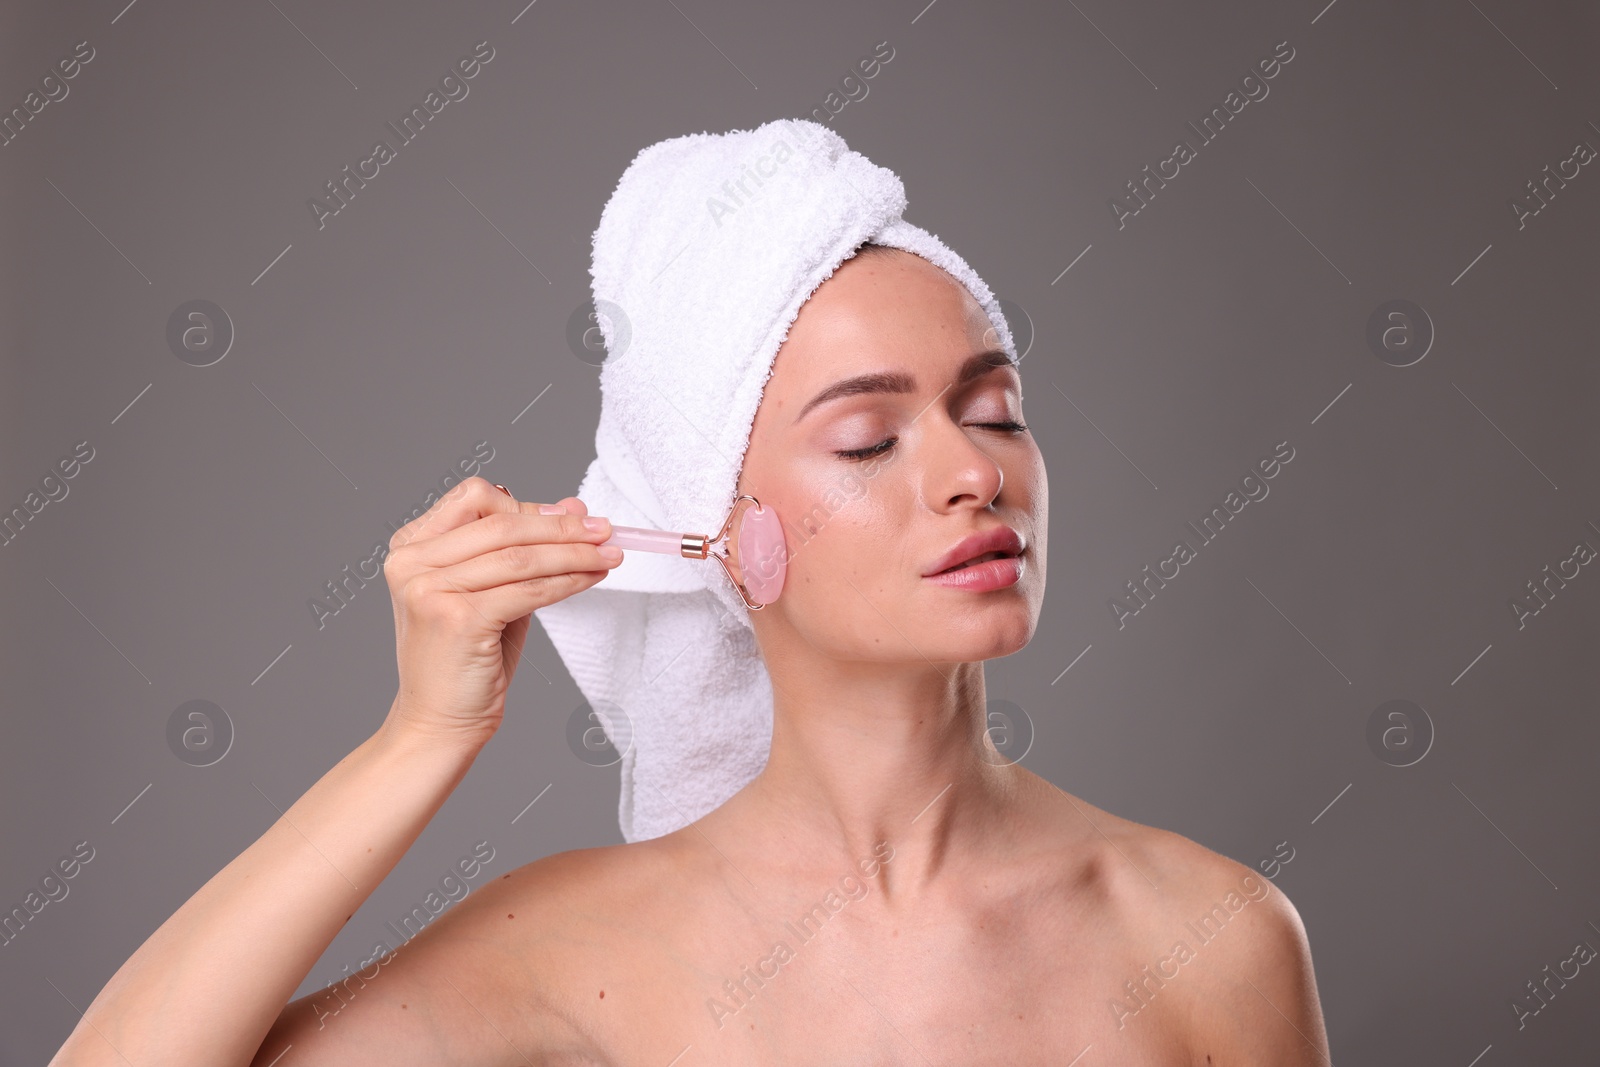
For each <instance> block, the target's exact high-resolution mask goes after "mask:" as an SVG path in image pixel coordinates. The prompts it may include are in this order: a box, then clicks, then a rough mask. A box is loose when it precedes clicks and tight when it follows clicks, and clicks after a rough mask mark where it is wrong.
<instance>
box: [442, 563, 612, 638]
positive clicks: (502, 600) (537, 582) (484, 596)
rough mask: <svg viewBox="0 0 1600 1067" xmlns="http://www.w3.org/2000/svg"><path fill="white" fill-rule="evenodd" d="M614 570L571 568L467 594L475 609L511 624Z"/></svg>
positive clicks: (507, 624) (498, 622)
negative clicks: (558, 572)
mask: <svg viewBox="0 0 1600 1067" xmlns="http://www.w3.org/2000/svg"><path fill="white" fill-rule="evenodd" d="M609 573H611V572H610V571H567V572H565V573H562V574H552V575H549V576H548V577H544V578H535V579H532V580H530V581H526V582H511V583H509V584H507V585H499V586H495V587H494V588H492V589H480V590H478V591H476V592H468V593H463V594H462V595H463V596H464V597H466V599H467V600H468V602H469V603H471V604H472V606H473V609H474V610H475V611H477V612H478V613H479V614H481V615H482V616H483V617H484V618H486V619H491V620H493V621H494V623H495V624H496V625H499V626H510V625H511V624H512V623H514V622H516V621H517V620H519V619H522V618H525V617H526V616H528V615H530V614H532V613H533V612H535V611H538V610H539V609H540V608H543V607H548V606H549V605H551V604H554V603H555V602H556V601H558V600H563V599H565V598H566V597H569V596H572V595H573V594H574V593H581V592H582V591H583V590H585V589H588V588H589V587H590V586H592V585H595V584H597V583H598V582H600V581H601V580H603V579H604V578H605V576H606V575H607V574H609Z"/></svg>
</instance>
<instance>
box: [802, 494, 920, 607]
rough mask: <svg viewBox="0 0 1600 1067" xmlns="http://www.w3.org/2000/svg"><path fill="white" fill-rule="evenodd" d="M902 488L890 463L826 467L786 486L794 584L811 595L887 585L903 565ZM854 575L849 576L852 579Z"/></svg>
mask: <svg viewBox="0 0 1600 1067" xmlns="http://www.w3.org/2000/svg"><path fill="white" fill-rule="evenodd" d="M902 496H903V493H901V492H899V491H898V487H897V486H896V484H895V483H894V481H893V480H892V479H891V476H890V474H889V471H888V469H887V468H881V469H879V470H878V472H877V473H876V474H875V475H873V476H870V477H869V476H867V475H866V474H865V473H864V472H863V471H862V469H861V468H860V467H851V468H849V469H848V470H834V471H826V470H824V471H819V472H816V473H814V474H813V475H812V476H811V477H807V478H802V479H796V480H795V482H794V484H793V485H791V486H790V487H788V488H787V492H786V493H785V497H784V504H783V505H780V506H779V514H780V516H782V518H783V520H784V537H785V539H786V540H787V541H788V545H789V554H790V560H789V566H788V575H787V577H786V579H785V583H786V589H787V588H788V583H790V582H792V583H794V589H795V591H797V592H799V593H801V595H803V596H806V597H807V598H808V599H809V598H810V597H811V596H818V595H820V596H827V597H839V596H845V595H848V596H849V597H850V598H851V599H854V600H857V601H859V599H860V598H859V597H858V596H857V595H856V593H855V591H854V590H853V589H852V588H851V586H852V584H853V585H854V586H855V588H857V589H860V590H861V591H862V592H863V593H865V592H868V591H869V589H870V588H873V587H881V586H882V585H883V582H884V579H885V578H886V577H888V576H889V575H891V574H895V573H897V572H898V571H899V570H900V569H902V568H903V566H904V559H903V557H904V552H905V544H906V537H905V533H906V531H905V517H904V516H905V508H904V502H903V501H902V500H901V497H902ZM847 579H848V580H847Z"/></svg>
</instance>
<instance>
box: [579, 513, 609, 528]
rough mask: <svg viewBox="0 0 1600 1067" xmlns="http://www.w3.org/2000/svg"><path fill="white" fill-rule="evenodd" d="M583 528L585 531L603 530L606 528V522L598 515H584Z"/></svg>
mask: <svg viewBox="0 0 1600 1067" xmlns="http://www.w3.org/2000/svg"><path fill="white" fill-rule="evenodd" d="M583 528H584V529H585V530H604V529H605V528H606V520H605V519H602V518H600V517H599V516H598V515H585V516H584V517H583Z"/></svg>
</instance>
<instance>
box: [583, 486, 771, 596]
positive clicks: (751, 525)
mask: <svg viewBox="0 0 1600 1067" xmlns="http://www.w3.org/2000/svg"><path fill="white" fill-rule="evenodd" d="M741 500H748V501H750V503H751V504H752V505H754V506H753V507H751V508H749V509H747V510H746V511H745V513H744V520H743V521H742V522H740V524H739V537H738V541H739V561H740V563H741V564H742V565H743V568H744V585H742V586H741V585H740V584H739V583H738V582H737V581H736V580H735V579H734V577H733V571H732V570H731V569H729V567H728V560H727V549H726V547H724V549H723V551H722V552H712V551H711V546H712V545H714V544H716V543H717V542H718V541H721V540H722V539H723V538H724V537H726V536H727V533H728V527H730V526H732V525H733V519H734V516H735V515H737V514H738V512H739V501H741ZM602 544H607V545H615V546H617V547H618V548H621V549H630V548H631V549H637V550H639V551H641V552H660V553H663V554H665V555H669V556H683V557H684V558H686V559H706V558H707V557H709V558H711V559H714V560H716V561H717V562H718V563H720V564H722V570H723V573H724V574H726V575H727V576H728V580H729V581H730V582H733V587H734V588H735V589H737V590H738V591H739V597H740V599H742V600H743V601H744V602H745V605H746V606H747V607H749V608H750V609H751V610H752V611H760V610H761V609H762V608H764V607H766V606H767V605H768V604H770V603H772V602H773V601H774V600H777V599H778V594H779V593H780V592H782V591H783V576H784V571H785V569H786V565H787V564H788V561H789V547H788V544H787V542H785V541H784V538H783V524H782V523H781V522H779V521H778V513H777V512H776V511H774V510H773V509H772V508H764V507H762V506H761V501H759V500H757V499H756V498H755V497H753V496H750V495H748V494H744V495H741V496H738V497H735V498H734V501H733V510H731V511H729V512H728V518H727V521H725V522H724V523H723V524H722V529H720V530H718V531H717V533H716V536H715V537H710V538H708V537H706V535H705V534H692V533H671V532H668V531H666V530H647V529H644V528H642V527H638V526H615V525H613V526H612V527H611V536H610V537H608V538H607V539H606V540H605V541H603V542H602Z"/></svg>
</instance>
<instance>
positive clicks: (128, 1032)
mask: <svg viewBox="0 0 1600 1067" xmlns="http://www.w3.org/2000/svg"><path fill="white" fill-rule="evenodd" d="M476 755H477V753H476V751H475V750H472V749H469V748H466V747H461V746H455V747H441V746H439V745H437V744H427V745H425V744H419V743H413V742H412V741H411V740H410V739H409V738H406V737H401V736H398V735H396V734H393V733H391V732H389V731H387V730H383V729H380V730H379V731H378V732H377V733H376V734H374V735H373V736H372V737H371V738H369V739H368V740H366V741H364V742H362V743H361V744H360V745H359V746H357V747H356V749H355V750H354V751H353V752H351V753H350V754H349V755H348V756H346V757H345V758H344V759H342V760H340V761H339V763H338V764H336V765H335V766H334V767H333V769H331V770H330V771H329V772H328V773H327V774H326V775H324V776H323V777H322V779H321V780H319V781H318V782H317V783H316V784H315V785H313V786H312V787H311V788H310V789H308V790H307V791H306V793H305V795H304V796H302V797H301V798H300V799H299V800H298V801H296V802H295V804H294V805H293V806H292V807H290V808H289V810H288V811H287V812H286V813H285V814H284V815H283V817H281V818H280V819H278V821H277V822H275V823H274V824H273V825H272V827H271V828H270V829H268V830H267V832H266V833H264V834H262V835H261V837H260V838H259V839H258V840H257V841H256V842H255V843H254V844H253V845H251V846H250V847H249V848H247V849H246V850H245V851H244V852H243V853H241V854H240V855H239V856H238V857H237V858H236V859H234V860H233V862H231V863H229V864H228V865H227V866H226V867H224V868H223V869H222V870H221V871H219V872H217V874H216V875H215V876H214V877H213V878H212V879H211V880H210V881H209V882H207V883H206V884H205V885H204V886H202V887H201V888H200V890H199V891H198V892H196V893H195V894H194V896H192V897H190V898H189V900H188V901H187V902H185V903H184V905H183V906H182V907H180V908H179V909H178V910H177V911H176V912H175V913H173V915H172V917H171V918H169V919H168V920H167V921H166V922H165V923H163V924H162V925H161V927H160V928H159V929H157V930H156V932H155V933H154V934H152V935H151V936H150V938H149V940H147V941H146V942H145V943H144V944H143V945H142V946H140V948H139V950H138V951H137V952H135V953H134V954H133V955H132V956H131V957H130V958H129V959H128V961H127V962H126V963H124V964H123V965H122V967H121V969H119V970H118V971H117V973H116V974H115V975H114V976H113V977H112V979H111V981H110V982H108V983H107V984H106V986H105V988H104V989H103V990H101V992H100V995H99V996H97V997H96V998H95V1000H94V1003H93V1004H91V1005H90V1007H89V1010H88V1011H87V1012H85V1014H84V1018H83V1019H82V1020H81V1021H80V1022H79V1024H78V1026H77V1028H76V1029H75V1030H74V1031H73V1032H72V1036H71V1037H70V1038H69V1039H68V1040H67V1043H66V1044H65V1045H63V1046H62V1048H61V1051H60V1052H59V1053H58V1054H57V1056H56V1058H55V1059H54V1060H53V1061H52V1062H53V1063H56V1064H63V1065H65V1064H74V1065H76V1064H85V1065H89V1064H94V1065H98V1064H107V1065H112V1064H115V1065H118V1067H123V1065H125V1064H126V1063H129V1062H132V1063H135V1064H144V1063H159V1064H163V1065H167V1067H184V1065H187V1064H195V1065H200V1064H211V1065H215V1064H239V1065H243V1064H247V1063H249V1062H250V1061H251V1058H252V1057H253V1056H254V1055H255V1052H256V1050H257V1048H258V1047H259V1046H260V1045H261V1041H262V1038H263V1037H265V1036H266V1034H267V1031H268V1029H269V1028H271V1026H272V1024H273V1022H274V1020H276V1019H277V1017H278V1015H279V1013H280V1012H281V1011H282V1010H283V1006H284V1004H285V1003H287V1001H288V1000H289V997H290V996H292V995H293V993H294V990H295V987H296V986H298V985H299V984H300V982H301V981H302V980H303V979H304V978H305V976H306V974H307V973H309V972H310V970H311V967H312V965H314V964H315V963H316V961H317V959H318V958H319V957H320V956H321V955H322V953H323V952H324V951H325V950H326V949H327V947H328V945H329V944H330V943H331V942H332V941H333V938H334V936H335V935H336V934H338V932H339V930H340V928H341V927H342V926H343V925H344V923H345V921H346V919H347V918H348V917H349V916H351V915H353V914H354V913H355V911H356V910H357V909H358V908H359V907H360V906H361V904H362V903H363V902H364V901H365V900H366V899H367V897H368V896H369V895H370V894H371V893H372V890H373V889H374V888H376V887H377V885H378V883H379V882H381V881H383V879H384V877H385V876H386V875H387V874H388V873H389V872H390V870H392V869H393V868H394V866H395V864H396V863H398V862H399V860H400V857H401V856H402V855H404V854H405V851H406V849H408V848H410V847H411V844H412V842H414V841H415V840H416V839H417V835H418V834H420V833H421V832H422V828H423V827H424V826H426V825H427V824H428V821H429V820H430V819H432V818H433V815H434V813H435V812H437V811H438V810H439V807H440V805H442V804H443V803H444V800H445V798H446V797H448V796H449V795H450V792H451V791H452V790H453V789H454V788H455V786H456V784H457V783H458V782H460V781H461V779H462V777H463V776H464V775H465V774H466V773H467V770H468V769H469V768H470V767H471V766H472V762H473V759H474V758H475V757H476Z"/></svg>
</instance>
